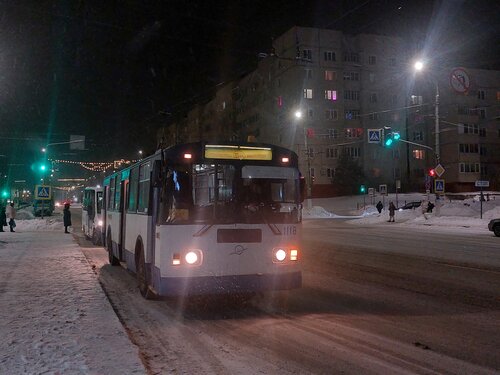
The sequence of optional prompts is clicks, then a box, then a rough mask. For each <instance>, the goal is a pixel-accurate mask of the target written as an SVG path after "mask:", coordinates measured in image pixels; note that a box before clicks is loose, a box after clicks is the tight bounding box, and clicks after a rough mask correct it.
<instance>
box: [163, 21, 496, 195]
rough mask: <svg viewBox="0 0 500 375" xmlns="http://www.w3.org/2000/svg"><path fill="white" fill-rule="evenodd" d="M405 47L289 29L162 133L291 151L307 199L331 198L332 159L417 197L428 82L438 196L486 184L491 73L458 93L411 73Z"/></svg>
mask: <svg viewBox="0 0 500 375" xmlns="http://www.w3.org/2000/svg"><path fill="white" fill-rule="evenodd" d="M406 51H407V49H406V48H405V45H404V42H403V41H402V40H401V39H399V38H395V37H387V36H379V35H366V34H360V35H356V36H351V35H345V34H343V33H342V32H339V31H335V30H326V29H316V28H304V27H293V28H292V29H290V30H288V31H287V32H286V33H284V34H283V35H281V36H280V37H278V38H276V39H275V40H274V42H273V50H272V52H271V53H269V54H262V56H261V59H260V61H259V62H258V66H257V68H256V69H255V70H254V71H253V72H251V73H250V74H248V75H246V76H244V77H242V78H241V79H240V80H238V81H235V82H231V83H228V84H226V85H224V86H223V87H221V88H220V89H219V90H218V91H217V93H216V95H215V97H214V98H213V99H212V100H210V101H209V102H208V103H205V104H200V105H198V106H196V107H195V108H193V109H192V110H191V111H190V112H189V113H188V114H187V116H186V117H185V118H184V119H183V120H181V121H179V122H176V123H175V124H172V125H171V127H170V128H168V129H167V131H165V130H163V133H164V134H173V133H174V134H175V137H176V140H177V141H194V140H199V139H203V140H207V141H217V140H239V141H245V140H247V139H251V140H255V141H257V142H265V143H273V144H277V145H280V146H283V147H287V148H290V149H293V150H294V151H295V152H297V153H298V155H299V160H300V168H301V170H302V172H303V174H304V175H305V176H306V177H307V176H308V173H310V176H311V181H313V186H312V193H313V196H329V195H333V194H335V192H336V189H335V184H334V183H332V181H333V179H334V176H335V173H336V169H337V168H338V166H339V159H340V157H341V155H348V156H349V157H350V158H352V159H353V160H355V161H357V163H358V164H359V165H360V166H361V167H362V170H363V173H364V183H365V185H366V186H367V187H374V188H378V187H379V185H381V184H386V185H387V186H388V190H389V192H394V191H396V188H400V190H399V191H407V190H409V189H411V190H421V191H424V190H425V188H426V186H425V183H426V180H427V183H428V180H429V178H428V177H426V175H427V173H428V170H429V169H430V168H433V167H434V166H435V165H436V152H435V138H436V137H435V116H434V104H435V82H438V87H439V88H440V97H439V109H440V110H441V111H440V115H439V119H440V131H439V136H440V147H441V150H440V162H441V165H442V166H443V167H444V168H445V172H444V174H443V175H442V176H441V178H442V179H444V180H445V181H446V186H447V190H450V189H452V190H457V191H458V190H461V189H465V188H469V187H470V184H471V183H472V184H473V182H474V181H475V180H476V179H479V178H483V177H481V176H488V178H491V179H492V182H493V181H495V180H494V178H493V177H494V176H495V175H498V166H499V164H500V160H499V155H498V152H499V151H498V150H499V149H500V147H499V146H500V134H499V132H500V130H499V125H498V120H496V118H498V109H497V107H496V106H497V105H498V95H499V94H498V91H500V89H499V83H498V82H499V80H498V78H499V77H498V73H499V72H491V71H472V70H471V71H470V74H471V84H470V85H469V86H470V87H468V89H467V90H466V91H467V92H466V93H460V92H458V91H460V90H458V91H457V90H454V89H453V88H452V87H450V82H451V81H450V75H449V74H448V75H446V74H445V72H446V70H443V72H442V73H440V74H435V75H434V76H433V77H427V76H426V75H425V74H422V75H421V76H419V77H416V76H414V74H413V72H412V71H411V66H410V65H409V63H408V62H409V61H410V57H409V56H408V54H407V52H406ZM434 73H436V72H434ZM450 74H451V72H450ZM472 77H473V78H472ZM430 78H432V79H430ZM476 94H477V95H476ZM299 113H300V114H301V116H300V117H298V116H297V115H298V114H299ZM481 116H482V117H481ZM459 124H462V125H459ZM476 128H477V134H476V133H475V132H476ZM381 129H385V132H386V133H387V132H389V131H397V132H399V133H400V135H401V141H399V142H395V143H394V144H393V146H391V147H390V148H386V147H384V146H383V145H382V143H381V142H378V143H377V142H376V139H369V136H368V135H369V134H371V135H373V132H372V131H370V130H381ZM480 129H484V130H480ZM377 134H380V133H377ZM485 134H486V135H485ZM473 138H474V139H473ZM474 145H477V147H476V146H474ZM476 151H477V152H476ZM471 171H474V172H471ZM485 178H486V177H485ZM497 178H498V177H497ZM431 190H432V187H431Z"/></svg>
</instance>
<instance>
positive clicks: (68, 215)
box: [63, 203, 71, 233]
mask: <svg viewBox="0 0 500 375" xmlns="http://www.w3.org/2000/svg"><path fill="white" fill-rule="evenodd" d="M63 221H64V233H69V232H68V227H70V226H71V212H70V210H69V203H66V204H65V205H64V210H63Z"/></svg>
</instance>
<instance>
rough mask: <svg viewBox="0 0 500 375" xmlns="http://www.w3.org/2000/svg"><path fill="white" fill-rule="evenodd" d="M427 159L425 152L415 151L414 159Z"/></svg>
mask: <svg viewBox="0 0 500 375" xmlns="http://www.w3.org/2000/svg"><path fill="white" fill-rule="evenodd" d="M424 157H425V151H424V150H413V158H415V159H419V160H423V159H424Z"/></svg>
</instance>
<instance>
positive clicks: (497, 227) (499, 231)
mask: <svg viewBox="0 0 500 375" xmlns="http://www.w3.org/2000/svg"><path fill="white" fill-rule="evenodd" d="M488 229H489V230H491V231H492V232H493V233H495V236H497V237H500V219H493V220H491V221H490V222H489V223H488Z"/></svg>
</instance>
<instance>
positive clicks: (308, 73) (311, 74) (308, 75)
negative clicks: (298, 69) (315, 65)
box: [305, 69, 313, 79]
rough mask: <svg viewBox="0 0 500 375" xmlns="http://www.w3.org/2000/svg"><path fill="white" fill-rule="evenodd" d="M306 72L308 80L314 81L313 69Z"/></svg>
mask: <svg viewBox="0 0 500 375" xmlns="http://www.w3.org/2000/svg"><path fill="white" fill-rule="evenodd" d="M305 71H306V78H307V79H312V77H313V71H312V69H305Z"/></svg>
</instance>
